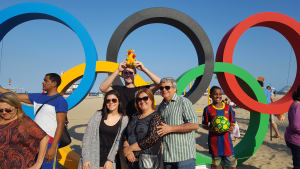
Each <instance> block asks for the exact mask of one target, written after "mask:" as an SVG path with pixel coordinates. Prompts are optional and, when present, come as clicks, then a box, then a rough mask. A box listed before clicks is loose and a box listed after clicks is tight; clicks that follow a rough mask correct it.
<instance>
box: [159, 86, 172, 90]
mask: <svg viewBox="0 0 300 169" xmlns="http://www.w3.org/2000/svg"><path fill="white" fill-rule="evenodd" d="M164 89H166V90H170V89H171V86H160V87H159V90H164Z"/></svg>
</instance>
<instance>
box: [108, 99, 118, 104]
mask: <svg viewBox="0 0 300 169" xmlns="http://www.w3.org/2000/svg"><path fill="white" fill-rule="evenodd" d="M110 102H113V103H117V102H118V99H106V103H110Z"/></svg>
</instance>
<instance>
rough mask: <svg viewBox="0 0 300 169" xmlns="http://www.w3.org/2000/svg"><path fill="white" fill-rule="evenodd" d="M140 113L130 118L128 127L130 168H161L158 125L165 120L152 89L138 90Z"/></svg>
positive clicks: (127, 154) (127, 145) (125, 145)
mask: <svg viewBox="0 0 300 169" xmlns="http://www.w3.org/2000/svg"><path fill="white" fill-rule="evenodd" d="M135 107H136V109H137V112H138V114H137V115H135V116H133V117H132V118H131V119H130V122H129V124H128V127H127V141H125V143H124V155H125V157H126V158H127V160H128V161H129V162H128V168H129V169H144V168H152V169H156V168H159V164H160V148H161V139H160V137H159V136H158V134H157V130H158V128H157V126H159V125H160V124H161V123H162V122H163V120H162V117H161V116H160V114H159V113H158V112H156V109H155V106H154V96H153V93H152V91H151V90H150V89H147V88H142V89H140V90H138V92H137V93H136V97H135Z"/></svg>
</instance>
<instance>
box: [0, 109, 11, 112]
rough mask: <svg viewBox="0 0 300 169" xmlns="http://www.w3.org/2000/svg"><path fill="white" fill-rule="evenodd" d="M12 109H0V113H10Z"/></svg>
mask: <svg viewBox="0 0 300 169" xmlns="http://www.w3.org/2000/svg"><path fill="white" fill-rule="evenodd" d="M12 111H13V110H12V109H0V113H3V112H6V113H10V112H12Z"/></svg>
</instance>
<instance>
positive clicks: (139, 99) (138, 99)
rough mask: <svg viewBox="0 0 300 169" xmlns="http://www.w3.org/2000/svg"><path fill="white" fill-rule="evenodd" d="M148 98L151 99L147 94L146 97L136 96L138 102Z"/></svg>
mask: <svg viewBox="0 0 300 169" xmlns="http://www.w3.org/2000/svg"><path fill="white" fill-rule="evenodd" d="M148 99H149V97H148V96H145V97H138V98H136V101H137V102H140V101H142V100H144V101H148Z"/></svg>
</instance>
